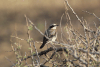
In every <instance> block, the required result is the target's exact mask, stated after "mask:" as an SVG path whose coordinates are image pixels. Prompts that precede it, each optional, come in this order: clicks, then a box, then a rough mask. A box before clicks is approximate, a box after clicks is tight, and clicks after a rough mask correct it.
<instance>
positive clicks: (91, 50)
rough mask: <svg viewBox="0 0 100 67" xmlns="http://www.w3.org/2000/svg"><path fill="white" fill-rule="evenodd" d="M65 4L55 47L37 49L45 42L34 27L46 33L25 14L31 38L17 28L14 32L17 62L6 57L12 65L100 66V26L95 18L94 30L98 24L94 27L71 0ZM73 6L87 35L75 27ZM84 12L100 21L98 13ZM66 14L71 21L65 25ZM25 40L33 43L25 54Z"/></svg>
mask: <svg viewBox="0 0 100 67" xmlns="http://www.w3.org/2000/svg"><path fill="white" fill-rule="evenodd" d="M64 4H65V12H64V13H63V14H62V16H61V19H60V38H58V40H57V41H55V42H52V43H50V44H51V45H52V47H49V48H47V49H45V50H41V51H39V50H38V49H37V47H36V43H40V44H41V42H39V41H35V40H34V38H32V37H31V36H30V34H31V32H30V31H31V30H33V28H34V29H36V30H37V31H38V32H39V33H40V34H41V35H43V36H44V34H43V33H42V32H41V31H40V30H39V29H38V28H37V26H36V25H35V24H34V23H33V22H32V21H31V20H30V19H29V18H28V17H27V16H26V15H25V18H26V23H27V35H28V39H23V38H21V37H18V35H17V32H15V34H16V35H15V36H14V35H11V39H10V41H11V47H12V51H11V52H14V54H15V57H16V60H15V61H16V63H13V62H12V61H11V60H10V58H9V59H8V58H7V57H6V59H7V60H8V61H9V62H11V63H12V66H11V67H100V27H99V26H97V25H96V23H95V22H94V28H95V30H94V28H91V27H90V25H89V24H88V23H87V21H86V20H85V19H84V18H82V19H80V18H79V17H78V15H77V14H76V13H75V11H74V10H73V8H72V7H71V6H70V4H69V3H68V1H67V0H65V1H64ZM69 9H70V10H71V11H72V13H73V14H74V16H75V17H76V18H77V20H78V21H79V23H80V25H81V26H82V28H83V29H82V30H83V31H84V35H82V34H80V33H79V31H77V30H76V29H74V28H73V26H74V25H73V24H72V22H71V20H73V19H71V17H70V15H69V12H68V10H69ZM84 12H85V13H87V14H89V15H91V16H94V17H95V18H97V19H98V20H99V21H100V19H99V18H98V17H97V16H96V15H95V14H94V13H90V12H87V11H84ZM64 15H65V16H64ZM64 17H65V18H66V20H67V22H68V23H66V25H65V27H64V28H63V27H62V19H63V18H64ZM45 23H46V22H45ZM15 31H16V29H15ZM34 35H36V34H34ZM36 36H37V35H36ZM14 39H15V41H14ZM22 41H26V42H27V44H28V45H29V47H27V48H28V49H29V51H28V52H26V51H25V55H24V56H23V55H22V54H21V48H22V47H24V46H23V45H21V42H22ZM50 44H49V45H50ZM57 45H59V46H60V47H58V46H57ZM42 55H44V56H42ZM28 59H30V60H28ZM41 59H42V60H41ZM43 59H44V60H43ZM47 64H49V65H47Z"/></svg>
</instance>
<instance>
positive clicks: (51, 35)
mask: <svg viewBox="0 0 100 67" xmlns="http://www.w3.org/2000/svg"><path fill="white" fill-rule="evenodd" d="M57 26H58V25H57V24H51V25H50V26H49V28H48V29H47V30H46V31H45V34H44V35H45V36H47V37H48V38H49V39H50V40H51V41H55V40H56V38H57V33H56V27H57ZM45 36H44V37H43V43H42V45H41V46H40V49H41V48H43V47H44V46H45V44H46V43H47V42H48V40H49V39H48V38H46V37H45Z"/></svg>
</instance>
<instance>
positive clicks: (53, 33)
mask: <svg viewBox="0 0 100 67" xmlns="http://www.w3.org/2000/svg"><path fill="white" fill-rule="evenodd" d="M54 36H56V31H55V30H54V31H52V32H51V33H50V34H49V38H52V37H54Z"/></svg>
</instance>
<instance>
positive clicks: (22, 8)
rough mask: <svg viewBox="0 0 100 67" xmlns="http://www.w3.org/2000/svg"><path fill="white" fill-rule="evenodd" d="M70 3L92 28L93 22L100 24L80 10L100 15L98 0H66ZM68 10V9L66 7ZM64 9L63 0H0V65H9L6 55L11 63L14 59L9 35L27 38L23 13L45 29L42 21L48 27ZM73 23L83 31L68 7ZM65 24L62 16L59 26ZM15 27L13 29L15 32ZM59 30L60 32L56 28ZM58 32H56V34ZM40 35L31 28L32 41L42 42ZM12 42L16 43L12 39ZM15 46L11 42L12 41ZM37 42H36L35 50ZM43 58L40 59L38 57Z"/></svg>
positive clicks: (57, 21) (25, 45) (56, 20)
mask: <svg viewBox="0 0 100 67" xmlns="http://www.w3.org/2000/svg"><path fill="white" fill-rule="evenodd" d="M69 4H70V5H71V7H72V8H73V9H74V11H75V12H76V13H77V15H78V16H79V17H80V18H82V17H83V18H84V19H86V20H87V22H88V24H89V25H91V27H94V23H93V21H94V22H95V23H96V24H97V26H99V25H100V23H99V21H98V19H96V18H95V17H93V16H92V15H89V14H87V13H84V12H82V10H85V11H89V12H91V13H95V14H96V15H97V16H98V17H100V0H69ZM68 9H69V8H68ZM64 12H65V5H64V0H0V67H10V66H11V65H12V64H11V63H10V62H9V61H8V60H7V59H6V58H5V56H6V57H7V58H9V59H10V60H11V61H12V62H14V63H15V62H16V60H15V59H16V58H15V55H14V52H7V51H11V50H12V48H11V43H10V38H11V37H10V36H11V35H12V34H13V35H15V34H16V32H17V36H18V37H20V38H23V39H27V38H28V36H27V26H26V19H25V17H24V15H26V16H27V17H28V18H29V19H30V20H31V21H32V22H34V24H35V25H36V26H37V27H38V28H39V29H40V30H41V31H42V32H44V31H45V22H46V24H47V27H48V26H49V25H50V24H52V23H57V24H59V23H60V18H61V16H62V14H63V13H64ZM69 14H70V17H71V21H72V24H73V26H74V28H75V29H76V30H79V31H80V33H82V27H81V25H80V24H79V21H77V18H76V17H75V16H74V15H73V13H72V11H71V10H70V9H69ZM65 25H66V19H65V16H64V18H63V21H62V26H63V27H64V26H65ZM15 30H16V31H15ZM58 31H59V32H60V30H59V28H58ZM58 34H59V33H58ZM42 37H43V36H42V35H41V34H40V33H39V32H38V31H37V30H35V29H34V28H33V30H32V31H31V38H33V40H35V41H42ZM13 42H18V41H15V40H14V39H13ZM20 44H21V45H22V49H21V54H22V55H24V54H25V52H28V51H29V50H28V48H27V47H29V45H28V44H27V42H25V41H20ZM13 45H14V44H13ZM40 45H41V43H40V44H36V47H37V49H38V51H39V52H40V51H41V50H44V49H45V48H43V49H41V50H40V49H39V47H40ZM41 61H42V60H41Z"/></svg>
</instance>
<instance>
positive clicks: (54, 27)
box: [49, 24, 59, 29]
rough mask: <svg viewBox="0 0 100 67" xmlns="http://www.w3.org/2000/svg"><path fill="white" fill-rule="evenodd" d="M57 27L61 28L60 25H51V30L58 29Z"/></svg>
mask: <svg viewBox="0 0 100 67" xmlns="http://www.w3.org/2000/svg"><path fill="white" fill-rule="evenodd" d="M57 26H59V25H57V24H51V25H50V27H49V28H50V29H56V27H57Z"/></svg>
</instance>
